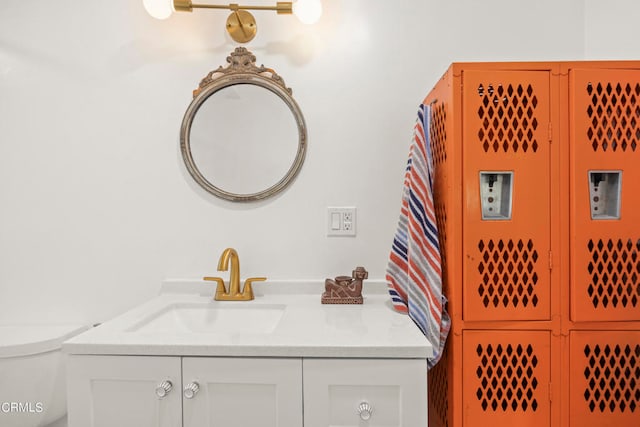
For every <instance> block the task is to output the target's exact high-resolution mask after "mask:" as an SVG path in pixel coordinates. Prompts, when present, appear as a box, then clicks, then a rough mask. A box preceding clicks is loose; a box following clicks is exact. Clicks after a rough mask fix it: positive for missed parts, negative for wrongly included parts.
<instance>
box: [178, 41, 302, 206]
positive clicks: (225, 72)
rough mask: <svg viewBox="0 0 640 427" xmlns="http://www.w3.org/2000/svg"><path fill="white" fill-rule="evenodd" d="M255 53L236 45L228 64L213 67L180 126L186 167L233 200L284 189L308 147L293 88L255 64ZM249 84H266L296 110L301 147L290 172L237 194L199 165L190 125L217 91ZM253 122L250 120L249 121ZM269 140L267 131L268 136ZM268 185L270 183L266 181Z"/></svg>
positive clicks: (202, 182) (206, 185) (208, 187)
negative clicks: (257, 188)
mask: <svg viewBox="0 0 640 427" xmlns="http://www.w3.org/2000/svg"><path fill="white" fill-rule="evenodd" d="M255 61H256V57H255V56H254V55H253V54H252V53H251V52H249V51H248V50H247V49H246V48H244V47H237V48H236V49H235V51H234V52H232V53H231V55H230V56H228V57H227V62H228V63H229V65H228V66H226V67H222V66H220V67H218V68H217V69H216V70H214V71H211V72H210V73H209V74H208V75H207V76H206V77H205V78H204V79H202V81H201V82H200V85H199V87H198V88H197V89H196V90H194V91H193V100H192V101H191V104H190V105H189V107H188V108H187V111H186V112H185V115H184V118H183V120H182V126H181V128H180V149H181V152H182V158H183V159H184V162H185V165H186V167H187V170H188V171H189V173H190V174H191V176H192V177H193V179H194V180H195V181H196V182H197V183H198V184H199V185H200V186H201V187H202V188H203V189H205V190H206V191H208V192H209V193H211V194H213V195H214V196H216V197H220V198H223V199H226V200H230V201H234V202H248V201H256V200H261V199H265V198H268V197H271V196H273V195H275V194H277V193H279V192H280V191H282V190H283V189H284V188H285V187H286V186H287V185H289V184H290V183H291V182H292V181H293V179H294V178H295V177H296V175H297V174H298V172H299V171H300V168H301V167H302V163H303V162H304V158H305V153H306V148H307V128H306V124H305V121H304V117H303V115H302V111H301V110H300V107H298V104H297V103H296V101H295V100H294V99H293V97H292V95H291V89H290V88H287V87H286V86H285V83H284V80H283V79H282V77H280V76H279V75H278V74H276V72H275V71H274V70H272V69H270V68H266V67H264V65H262V66H260V67H257V66H256V65H255ZM239 84H245V85H246V84H249V85H256V86H260V87H262V88H265V89H267V90H269V91H271V92H272V93H274V94H275V95H277V96H278V97H279V98H280V99H281V100H282V101H283V102H284V103H285V104H286V105H287V107H288V108H289V110H290V111H291V112H292V113H293V117H294V119H295V122H296V125H297V128H298V149H297V153H296V156H295V159H294V160H293V163H292V164H291V166H290V167H289V169H288V171H287V173H286V174H285V175H284V176H283V177H282V178H281V179H280V180H279V181H278V182H276V183H275V184H273V185H270V186H268V187H267V188H266V189H264V190H262V191H258V192H255V193H249V194H238V193H233V192H230V191H227V190H225V189H223V188H220V187H219V186H216V185H215V184H214V183H212V182H210V181H209V180H208V179H207V178H206V177H205V176H204V175H203V174H202V172H201V171H200V170H199V169H198V167H197V166H196V162H195V161H194V158H193V153H192V149H191V148H192V147H191V126H192V124H193V120H194V117H195V115H196V113H197V112H198V110H199V109H200V107H201V106H202V105H203V103H204V102H205V101H206V100H207V99H209V98H210V97H211V96H213V95H214V94H215V93H216V92H218V91H220V90H222V89H224V88H227V87H229V86H233V85H239ZM248 126H250V123H248ZM265 138H266V139H267V140H268V135H266V136H265ZM267 185H268V184H267Z"/></svg>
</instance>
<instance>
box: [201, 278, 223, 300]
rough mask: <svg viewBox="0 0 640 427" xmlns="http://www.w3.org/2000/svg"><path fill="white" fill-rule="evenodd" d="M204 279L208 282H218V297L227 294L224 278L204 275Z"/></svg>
mask: <svg viewBox="0 0 640 427" xmlns="http://www.w3.org/2000/svg"><path fill="white" fill-rule="evenodd" d="M202 280H206V281H208V282H216V283H217V284H218V285H217V286H216V295H215V297H216V299H217V298H218V296H221V295H227V289H226V288H225V287H224V280H222V278H220V277H203V278H202Z"/></svg>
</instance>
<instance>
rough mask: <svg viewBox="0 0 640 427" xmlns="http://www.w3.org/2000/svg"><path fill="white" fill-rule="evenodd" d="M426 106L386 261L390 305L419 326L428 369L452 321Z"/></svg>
mask: <svg viewBox="0 0 640 427" xmlns="http://www.w3.org/2000/svg"><path fill="white" fill-rule="evenodd" d="M430 125H431V107H430V106H428V105H421V106H420V109H419V110H418V119H417V121H416V125H415V127H414V131H413V135H414V136H413V141H412V143H411V148H410V150H409V160H408V162H407V168H406V171H405V175H404V186H403V191H402V205H401V207H400V219H399V221H398V230H397V231H396V234H395V236H394V238H393V246H392V248H391V254H390V255H389V264H388V266H387V274H386V279H387V285H388V287H389V294H390V295H391V300H392V303H393V306H394V308H395V309H396V310H397V311H399V312H402V313H408V314H409V317H411V319H413V321H414V322H415V323H416V325H418V327H419V328H420V330H421V331H422V333H424V335H425V336H426V337H427V339H428V340H429V342H431V344H433V346H434V357H433V359H429V360H428V361H427V364H428V367H429V368H432V367H433V366H434V365H435V364H436V363H437V362H438V360H440V357H441V355H442V351H443V349H444V344H445V341H446V339H447V334H448V333H449V329H450V327H451V320H450V318H449V315H448V314H447V312H446V311H445V304H446V298H445V297H444V295H443V294H442V266H441V258H440V244H439V242H438V228H437V225H436V215H435V209H434V204H433V163H432V157H431V146H430V141H429V127H430Z"/></svg>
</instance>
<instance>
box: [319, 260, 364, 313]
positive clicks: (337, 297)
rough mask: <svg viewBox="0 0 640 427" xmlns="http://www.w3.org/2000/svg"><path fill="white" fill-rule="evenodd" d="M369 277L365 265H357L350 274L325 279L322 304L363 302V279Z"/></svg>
mask: <svg viewBox="0 0 640 427" xmlns="http://www.w3.org/2000/svg"><path fill="white" fill-rule="evenodd" d="M367 277H369V273H368V272H367V270H365V269H364V267H356V269H355V270H353V272H352V273H351V277H349V276H338V277H336V278H335V280H332V279H326V280H325V281H324V292H323V293H322V304H362V281H363V280H364V279H366V278H367Z"/></svg>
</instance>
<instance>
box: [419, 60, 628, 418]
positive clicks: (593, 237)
mask: <svg viewBox="0 0 640 427" xmlns="http://www.w3.org/2000/svg"><path fill="white" fill-rule="evenodd" d="M424 103H425V104H430V105H431V107H432V108H431V114H432V117H431V128H430V129H429V134H430V138H431V149H432V153H433V162H434V170H435V178H434V202H435V207H436V213H437V219H438V227H439V231H440V240H441V241H440V246H441V252H442V259H443V290H444V293H445V295H446V296H447V298H448V300H449V303H448V311H449V314H450V316H451V319H452V328H451V332H450V334H449V338H448V342H447V346H446V348H445V352H444V354H443V357H442V359H441V361H440V362H439V363H438V364H437V365H436V366H435V367H434V368H433V369H432V370H431V371H430V372H429V425H430V426H431V427H436V426H438V427H439V426H444V427H470V426H479V425H491V426H519V427H522V426H535V427H542V426H563V427H564V426H571V427H578V426H580V427H583V426H589V427H599V426H616V427H627V426H628V427H634V426H639V425H640V61H582V62H529V63H525V62H520V63H454V64H452V65H451V66H450V67H449V69H448V70H447V71H446V72H445V74H444V75H443V76H442V78H441V79H440V80H439V81H438V82H437V84H436V85H435V86H434V88H433V89H432V91H431V92H430V93H429V95H428V96H427V97H426V98H425V100H424Z"/></svg>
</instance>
